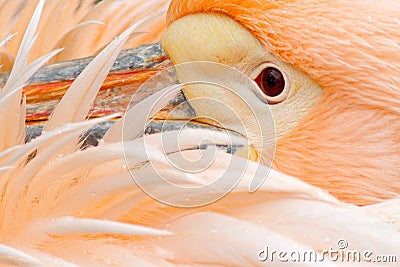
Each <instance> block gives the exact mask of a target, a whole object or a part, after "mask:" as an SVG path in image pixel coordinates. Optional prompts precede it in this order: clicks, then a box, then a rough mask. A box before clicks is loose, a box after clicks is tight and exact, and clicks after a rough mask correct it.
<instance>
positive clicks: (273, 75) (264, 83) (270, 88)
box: [256, 67, 285, 97]
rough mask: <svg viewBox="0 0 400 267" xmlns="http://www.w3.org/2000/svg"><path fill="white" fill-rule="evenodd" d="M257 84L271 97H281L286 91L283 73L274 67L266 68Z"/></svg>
mask: <svg viewBox="0 0 400 267" xmlns="http://www.w3.org/2000/svg"><path fill="white" fill-rule="evenodd" d="M256 82H257V84H258V86H259V87H260V89H261V90H262V91H263V93H264V94H265V95H267V96H269V97H276V96H279V95H280V94H282V92H283V91H284V89H285V78H284V77H283V74H282V72H280V71H279V70H278V69H276V68H274V67H268V68H265V69H264V70H263V71H262V72H261V73H260V75H259V76H258V77H257V78H256Z"/></svg>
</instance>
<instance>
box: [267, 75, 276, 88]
mask: <svg viewBox="0 0 400 267" xmlns="http://www.w3.org/2000/svg"><path fill="white" fill-rule="evenodd" d="M267 85H268V87H274V86H275V85H276V78H275V76H274V75H272V74H271V73H270V74H268V77H267Z"/></svg>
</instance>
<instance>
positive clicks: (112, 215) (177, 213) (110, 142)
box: [0, 0, 400, 266]
mask: <svg viewBox="0 0 400 267" xmlns="http://www.w3.org/2000/svg"><path fill="white" fill-rule="evenodd" d="M48 2H49V3H50V4H49V5H50V6H51V3H53V2H52V1H48ZM117 2H118V3H117ZM131 2H135V1H131ZM0 3H1V4H3V5H5V4H4V3H5V2H4V1H3V2H0ZM9 3H10V4H9V5H5V6H6V7H7V8H8V9H13V8H15V7H16V6H18V5H17V4H16V3H18V2H9ZM44 3H45V1H44V0H40V1H39V5H38V6H37V7H36V11H35V13H34V14H35V15H33V18H32V20H31V22H30V26H29V28H30V29H31V30H30V31H28V32H27V34H26V43H28V44H29V43H33V39H34V36H35V32H36V31H35V28H36V25H35V24H36V23H37V22H38V20H39V17H40V14H41V11H42V8H43V5H44ZM46 3H47V2H46ZM58 3H59V5H61V1H60V2H58ZM68 3H71V6H70V7H75V6H76V3H77V2H74V1H71V2H68ZM88 3H89V2H86V1H83V2H82V4H87V5H88ZM104 3H108V4H109V5H110V6H109V7H108V8H111V6H112V4H113V3H115V4H116V5H125V4H126V5H128V4H129V3H128V2H126V1H116V2H113V1H107V0H106V1H104ZM137 3H139V2H137ZM153 3H156V2H153ZM180 3H184V2H183V1H181V2H180ZM212 3H213V2H210V1H208V2H207V3H204V4H203V6H207V5H208V4H212ZM215 3H217V2H215ZM257 3H260V2H257ZM53 4H54V3H53ZM191 4H195V3H191ZM3 5H2V6H3ZM31 5H32V6H31ZM104 5H106V4H103V8H105V6H104ZM132 5H133V4H132ZM33 6H34V5H33V4H31V2H29V7H30V8H31V9H30V11H33ZM45 6H46V5H45ZM176 6H177V2H175V3H174V4H173V7H175V8H176ZM195 6H196V5H194V7H195ZM225 6H229V5H225ZM219 7H220V8H224V5H223V4H222V3H221V2H219ZM249 7H251V5H250V4H246V1H245V2H243V6H242V9H243V10H247V9H246V8H249ZM301 7H302V6H301ZM309 7H312V6H309ZM299 8H300V6H299ZM304 9H306V7H304ZM0 10H2V9H0ZM104 10H106V9H104ZM111 10H112V9H111ZM300 10H302V9H300ZM1 12H2V13H1V14H3V13H4V12H5V11H3V10H2V11H1ZM25 12H27V11H25ZM121 12H128V11H127V10H123V11H121ZM246 12H248V10H247V11H246ZM4 14H8V13H7V12H5V13H4ZM67 14H68V13H67ZM10 18H12V17H10ZM20 23H22V22H20ZM22 24H23V23H22ZM83 28H84V27H83ZM83 28H82V29H83ZM131 31H132V28H129V29H127V31H126V32H124V33H122V35H121V36H120V37H119V38H116V39H115V40H114V41H113V42H112V43H111V44H109V45H108V47H106V48H105V50H103V51H104V52H102V53H100V54H99V55H98V56H97V57H96V58H95V59H94V60H93V62H94V63H96V64H94V63H93V64H92V66H91V67H90V68H88V69H87V70H86V71H85V72H83V73H82V74H81V75H82V76H81V77H80V78H79V79H77V80H75V81H74V84H73V85H72V87H71V88H74V87H75V89H74V90H76V89H79V90H81V91H80V92H79V94H75V93H74V92H71V91H69V92H68V93H67V95H66V97H65V99H64V100H63V101H62V103H61V105H60V106H59V107H58V110H57V112H58V114H63V113H68V112H70V110H69V109H70V106H76V107H78V108H79V112H78V111H77V113H79V114H78V115H77V116H75V118H76V120H74V119H73V118H72V119H71V116H60V115H58V116H54V117H52V118H51V119H50V125H52V126H54V127H49V128H48V129H46V131H45V132H44V133H43V134H42V135H41V136H39V137H37V138H36V139H33V140H31V141H30V142H29V143H26V144H25V143H24V142H23V139H21V136H23V135H24V132H25V129H24V127H23V126H22V127H21V124H23V123H22V122H23V117H24V112H25V101H22V103H21V101H20V100H21V93H22V87H21V86H23V85H24V84H25V82H26V79H28V78H29V76H30V75H28V74H33V72H34V71H33V69H36V68H38V67H39V65H40V64H43V63H44V62H42V61H44V58H46V59H47V58H49V57H51V56H52V55H54V54H55V52H50V54H48V55H47V56H45V57H44V58H43V60H41V61H38V62H36V63H31V64H30V65H29V64H28V62H27V60H25V59H27V56H28V53H29V49H28V50H24V51H22V50H21V53H20V54H19V56H18V57H17V58H16V60H15V62H17V64H14V71H15V76H14V77H18V76H20V77H23V78H24V79H25V81H24V80H22V79H9V81H8V84H7V85H6V86H7V88H8V89H7V91H6V90H4V88H6V87H4V88H3V89H2V90H4V91H1V92H0V103H1V105H0V119H1V120H3V121H4V123H5V124H4V125H6V126H7V128H5V127H3V124H2V127H1V128H0V133H1V135H2V136H7V138H8V139H7V138H4V140H6V142H4V143H1V144H2V147H0V192H1V194H0V196H1V198H0V199H1V201H0V218H1V219H0V225H1V230H0V233H1V234H0V243H1V244H2V245H0V265H1V266H110V265H111V266H249V265H251V266H265V265H272V266H279V265H281V263H280V262H262V261H260V260H259V259H258V257H257V254H258V252H259V250H261V249H263V248H264V247H265V246H269V247H270V248H271V249H275V250H280V249H282V250H289V251H290V250H294V251H300V252H302V251H305V250H315V252H316V254H318V255H320V254H321V253H322V250H324V249H328V248H329V247H333V248H337V242H338V240H339V239H346V241H348V244H349V249H352V250H359V251H363V250H369V251H372V252H373V253H374V255H394V256H396V257H397V260H398V259H399V257H400V255H399V252H398V244H400V228H399V222H400V220H399V218H400V217H399V215H400V208H399V207H400V201H399V199H393V200H391V201H388V202H382V203H380V204H376V205H368V206H365V207H359V206H356V205H352V204H347V203H344V202H342V201H340V200H338V199H336V198H335V197H333V196H332V195H330V194H329V193H328V192H326V191H325V190H323V189H321V188H318V187H315V186H313V185H310V184H309V183H306V182H304V181H301V180H299V179H298V178H297V177H293V176H288V175H285V174H283V173H281V172H278V171H277V170H274V169H272V170H270V173H269V176H268V178H267V180H266V181H265V182H264V183H263V184H262V185H261V187H260V188H259V190H258V191H257V192H255V193H251V194H250V193H249V184H251V181H252V180H253V179H254V176H255V175H256V174H258V173H259V171H260V170H261V171H263V172H269V169H268V167H267V166H263V165H259V164H257V163H256V162H252V161H248V160H246V159H245V158H240V157H237V156H235V155H231V154H228V153H225V151H223V150H217V152H216V153H217V154H216V160H215V161H213V162H212V165H211V166H210V168H208V169H206V170H205V171H204V172H202V173H198V174H196V173H182V172H181V171H180V170H179V169H177V168H173V167H172V166H171V165H170V162H168V160H167V159H166V158H165V154H164V152H163V148H164V147H163V144H162V143H161V142H160V139H161V138H162V134H152V135H146V136H143V137H137V135H138V134H139V133H141V131H142V130H143V121H142V119H143V117H141V116H139V117H138V118H136V119H137V120H136V121H135V120H133V121H132V120H129V122H130V123H131V124H130V125H129V126H130V127H131V128H132V130H131V131H129V132H128V133H130V134H131V136H129V138H128V139H124V140H122V139H123V137H122V135H121V132H122V131H123V129H122V128H123V127H121V124H122V123H123V120H124V119H127V118H128V117H129V116H132V114H135V113H134V112H138V111H144V110H145V111H148V112H149V111H152V110H151V107H149V105H148V102H152V101H151V100H149V99H147V101H148V102H146V101H144V102H141V103H139V104H138V105H137V106H134V107H133V108H132V109H131V113H129V112H128V113H126V115H125V116H126V117H125V118H122V119H121V120H120V122H117V124H116V126H114V128H112V130H111V132H110V133H112V134H110V135H109V136H108V138H106V140H102V141H101V142H100V143H99V146H97V147H90V148H87V149H85V150H80V149H79V148H78V146H71V145H70V144H71V142H74V143H76V142H78V141H77V136H79V134H82V133H84V132H85V131H87V130H88V129H89V128H90V127H92V126H93V125H95V124H97V123H100V122H103V121H107V120H110V119H111V118H114V117H115V116H116V115H111V116H107V117H103V118H99V119H93V120H85V117H86V116H85V114H84V113H87V112H89V110H88V109H87V108H86V107H88V106H90V103H91V102H92V101H93V95H94V93H93V92H94V91H96V89H98V88H99V87H100V86H101V84H100V82H98V83H93V81H96V79H98V80H100V79H104V78H105V77H104V76H105V75H104V72H105V71H106V69H107V67H109V66H108V65H109V64H108V63H110V62H109V61H111V60H110V59H111V58H113V57H114V56H115V54H116V53H117V51H119V49H120V48H121V45H122V43H123V41H124V40H125V38H127V35H130V33H131ZM22 47H24V46H22ZM47 52H49V51H47ZM47 52H46V53H47ZM56 52H58V51H57V50H56ZM92 52H94V51H92ZM93 65H96V66H93ZM103 67H104V68H103ZM392 79H395V78H393V76H392ZM316 80H317V79H316ZM324 90H325V89H324ZM164 91H167V92H170V94H168V95H167V98H166V99H162V103H159V104H160V106H162V105H163V104H165V103H167V101H168V100H169V99H173V98H174V97H175V95H176V91H177V88H175V89H174V88H173V89H172V90H171V89H170V88H167V89H164ZM164 91H162V92H164ZM74 95H75V97H74ZM11 96H12V97H11ZM157 97H158V95H157V94H156V95H153V98H157ZM324 97H325V96H324ZM67 100H68V102H67ZM321 101H322V100H321ZM392 101H395V100H392ZM3 104H4V105H6V106H7V107H9V106H10V107H12V108H13V110H16V111H17V114H16V116H17V117H16V119H15V118H14V117H8V116H9V114H8V113H7V110H5V109H1V107H4V106H3ZM318 104H320V103H318ZM135 107H136V109H135ZM361 107H362V106H361ZM367 107H369V106H368V105H367ZM332 108H335V106H334V107H332ZM389 109H390V108H388V110H389ZM392 109H393V110H395V109H396V107H392ZM338 111H347V109H346V110H341V109H340V108H339V109H338ZM152 112H153V111H152ZM332 112H333V111H332ZM368 114H370V113H368ZM320 115H321V116H323V115H324V114H320ZM310 116H311V115H310V114H309V115H308V118H306V121H307V120H308V121H310V120H311V118H310ZM314 116H316V115H314ZM311 117H312V116H311ZM21 118H22V119H21ZM52 120H54V121H53V122H52ZM306 125H307V124H306V123H302V124H300V125H299V128H301V127H305V126H306ZM375 126H376V124H375ZM389 126H392V125H388V127H389ZM9 127H11V128H12V132H13V133H15V135H14V134H13V135H10V134H9V133H10V132H9ZM371 127H372V126H371ZM128 130H130V129H128ZM361 130H362V129H360V131H361ZM295 131H297V132H298V131H299V130H298V129H296V130H295ZM389 133H392V132H390V130H389ZM175 134H176V133H175ZM290 134H291V133H289V136H290ZM381 134H382V135H386V129H384V130H383V131H382V132H381ZM174 136H175V135H174V133H167V134H165V136H164V137H165V138H174ZM394 136H395V135H394ZM205 137H215V140H216V142H217V143H220V144H228V145H229V144H230V143H231V142H234V143H237V144H242V143H241V142H244V141H243V140H242V139H241V138H237V139H235V138H234V139H233V140H232V141H231V142H229V141H230V140H229V139H227V137H226V136H225V135H224V134H222V133H221V134H219V135H218V134H215V132H211V131H210V130H197V129H196V130H193V129H189V130H184V131H182V132H181V138H182V140H181V142H180V144H181V145H182V147H181V148H182V150H184V151H183V153H184V154H187V155H188V156H196V155H193V154H194V153H197V152H198V151H192V150H185V148H191V147H197V146H198V145H199V142H198V140H203V139H204V138H205ZM285 138H286V137H285ZM282 140H285V139H282ZM390 140H392V141H393V139H390ZM122 141H124V142H125V143H124V142H122ZM167 141H168V140H167ZM300 141H301V140H299V142H300ZM2 142H3V141H2ZM144 142H146V144H149V145H150V149H149V151H148V152H149V153H148V154H147V153H143V144H144ZM281 142H283V141H281ZM167 143H170V142H167ZM67 145H68V147H67V149H66V146H67ZM394 145H395V144H394ZM166 148H167V154H168V153H171V152H174V151H176V149H175V147H173V146H171V147H168V146H167V147H166ZM202 152H204V153H206V152H207V151H202ZM278 152H279V149H278ZM291 153H293V154H290V155H298V156H299V157H301V155H300V152H299V153H296V152H294V151H291ZM398 154H399V153H397V154H396V155H397V156H398ZM290 155H288V156H290ZM124 156H125V157H127V158H128V159H129V160H128V161H127V160H126V159H125V158H124ZM278 159H279V158H278ZM379 160H380V159H379ZM231 161H232V162H233V163H234V164H233V167H234V168H231V169H229V170H227V166H229V164H230V163H231ZM377 161H378V160H377ZM139 163H146V164H145V165H142V168H133V169H132V170H130V167H136V166H137V164H139ZM149 163H152V164H154V166H155V167H156V170H157V171H158V172H159V173H161V174H162V175H165V177H168V178H172V180H171V181H173V182H175V183H176V184H178V185H198V184H203V185H205V184H208V183H209V182H210V181H213V180H214V179H215V177H218V176H219V175H220V174H221V173H225V172H227V171H229V173H230V174H232V176H236V175H240V174H243V177H242V179H241V180H240V181H239V183H238V184H237V185H236V187H235V188H234V189H233V190H232V192H230V193H229V194H227V195H226V196H225V197H224V198H222V199H220V200H219V201H216V202H213V203H210V204H209V205H203V206H200V207H197V208H182V207H173V206H169V205H165V204H163V203H160V202H158V201H157V200H155V199H153V198H152V197H150V196H149V195H147V194H145V193H144V192H143V191H142V190H141V188H140V187H139V186H138V185H137V184H136V183H135V182H134V180H133V179H132V176H131V173H130V172H131V171H133V173H134V174H136V175H138V174H140V175H141V177H144V178H145V181H148V182H149V183H153V185H154V186H155V187H157V186H159V189H160V191H161V192H163V193H164V195H163V199H164V200H165V199H166V200H170V201H172V200H175V199H179V198H180V197H181V196H180V195H178V194H176V193H175V192H171V191H168V190H162V189H163V186H164V185H163V184H162V183H160V181H159V179H157V178H158V176H157V175H156V174H155V172H154V169H152V168H151V164H149ZM131 164H133V166H132V165H131ZM201 164H202V162H194V165H195V166H194V167H201ZM198 165H200V166H198ZM242 165H246V166H247V168H246V169H245V171H244V172H243V169H241V168H240V167H241V166H242ZM276 166H277V167H279V166H280V165H279V164H276ZM346 167H347V165H346ZM375 171H376V172H377V175H379V174H380V169H378V170H375ZM338 174H340V173H338ZM338 177H339V176H338ZM321 179H322V178H321ZM200 197H205V198H206V197H207V194H204V195H200ZM363 199H365V198H363ZM316 264H319V265H320V266H355V265H357V263H354V262H343V263H342V262H334V261H324V262H322V263H321V262H319V263H313V262H312V263H310V262H301V263H299V265H300V266H309V265H312V266H315V265H316ZM359 264H360V265H363V264H364V263H359ZM390 265H391V263H388V264H387V266H390ZM379 266H381V265H379Z"/></svg>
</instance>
